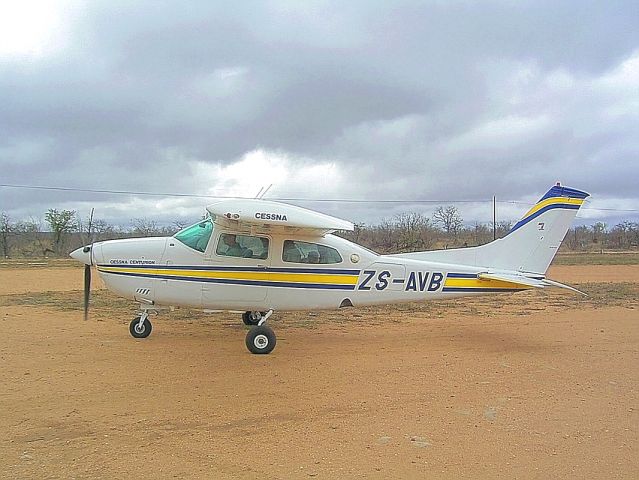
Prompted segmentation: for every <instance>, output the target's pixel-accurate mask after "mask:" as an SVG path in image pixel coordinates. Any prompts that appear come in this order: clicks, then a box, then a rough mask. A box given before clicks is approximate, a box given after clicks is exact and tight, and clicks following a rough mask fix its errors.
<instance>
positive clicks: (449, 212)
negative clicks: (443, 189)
mask: <svg viewBox="0 0 639 480" xmlns="http://www.w3.org/2000/svg"><path fill="white" fill-rule="evenodd" d="M433 222H434V223H435V224H436V225H439V226H440V227H441V228H442V230H444V232H446V235H451V234H452V235H453V237H454V238H455V239H457V234H458V233H459V231H460V230H461V228H462V226H463V225H464V220H463V219H462V217H461V215H460V214H459V211H458V210H457V207H455V206H454V205H448V206H446V207H437V209H436V210H435V212H434V213H433Z"/></svg>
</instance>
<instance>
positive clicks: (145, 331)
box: [129, 317, 153, 338]
mask: <svg viewBox="0 0 639 480" xmlns="http://www.w3.org/2000/svg"><path fill="white" fill-rule="evenodd" d="M152 329H153V326H152V325H151V322H150V321H149V319H148V318H145V319H144V321H143V322H142V323H140V317H135V318H134V319H133V321H132V322H131V324H130V325H129V332H131V335H132V336H133V337H135V338H146V337H148V336H149V335H151V330H152Z"/></svg>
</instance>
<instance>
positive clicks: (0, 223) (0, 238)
mask: <svg viewBox="0 0 639 480" xmlns="http://www.w3.org/2000/svg"><path fill="white" fill-rule="evenodd" d="M14 229H15V225H14V224H13V222H11V217H9V214H8V213H7V212H2V213H1V214H0V242H2V255H3V257H4V258H9V236H10V235H11V233H13V231H14Z"/></svg>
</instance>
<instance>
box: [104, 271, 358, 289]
mask: <svg viewBox="0 0 639 480" xmlns="http://www.w3.org/2000/svg"><path fill="white" fill-rule="evenodd" d="M98 270H99V271H100V272H105V273H129V274H135V275H162V276H168V277H189V278H215V279H231V280H254V281H265V282H289V283H317V284H327V285H329V284H335V285H356V284H357V278H358V276H357V275H335V274H324V273H279V272H269V271H265V272H243V271H230V272H229V271H218V270H176V269H164V268H144V269H140V268H127V267H99V268H98Z"/></svg>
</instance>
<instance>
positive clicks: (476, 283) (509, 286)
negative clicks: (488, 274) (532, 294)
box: [444, 278, 533, 290]
mask: <svg viewBox="0 0 639 480" xmlns="http://www.w3.org/2000/svg"><path fill="white" fill-rule="evenodd" d="M444 286H445V287H457V288H498V289H500V290H502V289H503V290H521V289H522V288H533V287H531V286H530V285H524V284H522V283H515V282H505V281H502V280H491V279H479V278H446V283H445V284H444Z"/></svg>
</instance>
